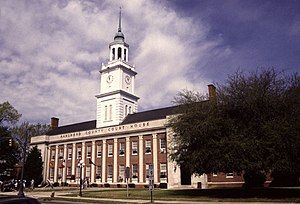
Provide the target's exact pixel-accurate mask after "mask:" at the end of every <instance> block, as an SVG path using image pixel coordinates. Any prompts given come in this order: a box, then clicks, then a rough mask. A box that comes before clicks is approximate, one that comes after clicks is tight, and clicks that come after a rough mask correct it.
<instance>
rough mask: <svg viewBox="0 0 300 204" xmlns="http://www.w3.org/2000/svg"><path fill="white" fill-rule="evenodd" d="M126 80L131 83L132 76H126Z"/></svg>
mask: <svg viewBox="0 0 300 204" xmlns="http://www.w3.org/2000/svg"><path fill="white" fill-rule="evenodd" d="M125 82H126V83H127V84H130V83H131V78H130V76H125Z"/></svg>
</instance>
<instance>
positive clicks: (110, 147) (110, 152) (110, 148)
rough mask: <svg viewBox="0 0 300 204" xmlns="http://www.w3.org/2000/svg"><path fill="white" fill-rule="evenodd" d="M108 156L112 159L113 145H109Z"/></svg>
mask: <svg viewBox="0 0 300 204" xmlns="http://www.w3.org/2000/svg"><path fill="white" fill-rule="evenodd" d="M107 151H108V156H109V157H111V156H112V155H113V145H112V144H108V148H107Z"/></svg>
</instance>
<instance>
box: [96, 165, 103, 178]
mask: <svg viewBox="0 0 300 204" xmlns="http://www.w3.org/2000/svg"><path fill="white" fill-rule="evenodd" d="M101 174H102V168H101V166H96V179H101Z"/></svg>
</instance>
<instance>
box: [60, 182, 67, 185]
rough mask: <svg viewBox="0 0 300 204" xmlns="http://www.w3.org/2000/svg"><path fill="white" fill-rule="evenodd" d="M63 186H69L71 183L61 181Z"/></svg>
mask: <svg viewBox="0 0 300 204" xmlns="http://www.w3.org/2000/svg"><path fill="white" fill-rule="evenodd" d="M60 185H61V186H69V184H68V183H67V182H61V184H60Z"/></svg>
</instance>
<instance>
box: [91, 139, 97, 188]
mask: <svg viewBox="0 0 300 204" xmlns="http://www.w3.org/2000/svg"><path fill="white" fill-rule="evenodd" d="M95 149H96V141H95V140H94V141H92V155H91V157H92V158H91V160H92V162H93V163H94V164H95V161H96V159H95V156H96V154H95V151H96V150H95ZM91 183H95V165H93V164H91Z"/></svg>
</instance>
